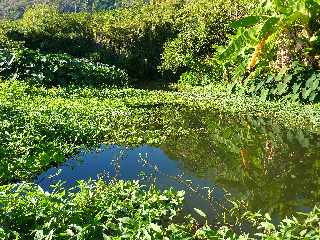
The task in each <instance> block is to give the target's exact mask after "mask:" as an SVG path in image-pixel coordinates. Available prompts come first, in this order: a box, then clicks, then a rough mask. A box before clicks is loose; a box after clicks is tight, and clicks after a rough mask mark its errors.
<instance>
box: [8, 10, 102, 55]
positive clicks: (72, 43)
mask: <svg viewBox="0 0 320 240" xmlns="http://www.w3.org/2000/svg"><path fill="white" fill-rule="evenodd" d="M16 23H17V24H16V27H15V28H14V29H12V30H11V31H9V32H8V33H7V35H8V36H9V37H10V38H11V39H12V40H15V41H22V42H24V46H25V47H27V48H31V49H40V50H41V51H46V52H54V53H68V54H71V55H73V56H77V57H85V56H87V55H88V53H90V52H94V51H95V50H96V45H95V41H94V38H93V32H92V29H91V25H90V23H91V22H90V16H89V15H88V14H87V13H65V14H62V13H59V11H58V10H57V9H56V8H54V7H50V6H48V5H36V6H34V7H31V8H29V9H27V10H26V12H25V13H24V15H23V17H22V18H21V19H19V20H17V21H16Z"/></svg>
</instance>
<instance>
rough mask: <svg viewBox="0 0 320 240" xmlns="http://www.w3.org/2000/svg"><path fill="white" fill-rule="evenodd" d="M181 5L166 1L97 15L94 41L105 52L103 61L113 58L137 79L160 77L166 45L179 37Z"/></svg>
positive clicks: (94, 20)
mask: <svg viewBox="0 0 320 240" xmlns="http://www.w3.org/2000/svg"><path fill="white" fill-rule="evenodd" d="M181 6H182V4H181V3H179V1H177V3H176V2H175V1H164V2H163V3H159V4H158V3H155V4H147V5H134V6H132V7H130V8H120V9H115V10H112V11H107V12H98V13H96V14H94V16H93V31H94V33H95V39H96V41H97V42H98V43H99V44H101V46H102V47H103V49H104V51H105V52H106V53H104V54H102V55H100V56H102V58H103V60H102V61H108V58H110V57H111V58H112V59H114V60H115V61H116V62H117V63H118V64H119V65H120V66H121V67H123V68H125V69H127V70H128V73H129V75H130V76H133V77H135V78H142V79H146V78H147V79H150V78H156V77H159V74H158V70H157V66H158V65H159V64H160V60H161V53H162V51H163V45H164V43H165V42H166V41H167V40H168V39H169V38H171V37H173V36H175V34H176V31H175V30H174V29H173V25H174V22H175V18H176V17H175V15H176V12H177V11H178V9H179V8H180V7H181ZM105 56H107V59H105Z"/></svg>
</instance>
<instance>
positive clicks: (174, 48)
mask: <svg viewBox="0 0 320 240" xmlns="http://www.w3.org/2000/svg"><path fill="white" fill-rule="evenodd" d="M249 7H250V4H243V3H242V2H241V1H231V0H230V1H229V0H227V1H221V0H220V1H212V0H201V1H190V2H189V3H187V4H185V6H184V8H182V9H180V12H179V13H178V14H177V16H178V18H177V21H176V24H175V25H176V28H177V29H179V30H180V33H179V34H178V36H177V38H174V39H172V40H169V41H168V42H166V44H165V48H164V52H163V54H162V60H163V61H162V64H161V66H160V69H161V70H164V71H165V70H170V71H173V72H178V73H181V72H185V71H188V70H192V71H193V72H194V73H196V72H199V73H200V74H202V75H203V74H204V73H208V74H209V75H210V76H211V77H212V78H213V79H220V78H221V77H222V74H221V71H219V68H218V69H216V68H214V67H212V64H213V65H216V64H215V63H214V62H213V61H212V56H213V54H214V53H215V48H214V45H218V44H220V45H221V44H225V43H226V41H227V40H228V35H229V34H231V33H233V29H232V28H231V27H230V26H229V24H230V23H231V22H232V21H233V20H235V19H238V18H239V17H241V16H243V15H244V14H245V13H246V11H247V8H249ZM196 75H197V74H196ZM196 75H195V76H194V77H197V76H196Z"/></svg>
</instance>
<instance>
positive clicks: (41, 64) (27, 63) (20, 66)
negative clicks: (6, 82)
mask: <svg viewBox="0 0 320 240" xmlns="http://www.w3.org/2000/svg"><path fill="white" fill-rule="evenodd" d="M0 75H1V76H4V77H6V78H14V79H20V80H26V81H29V82H31V83H38V84H42V85H49V86H57V85H71V84H75V85H96V86H100V87H101V86H122V87H123V86H126V85H128V76H127V74H126V73H125V72H124V71H122V70H119V69H117V68H115V67H113V66H108V65H106V64H101V63H92V62H90V61H88V60H86V59H77V58H73V57H71V56H69V55H68V54H41V53H40V52H39V51H34V50H30V49H12V50H7V49H2V50H1V49H0Z"/></svg>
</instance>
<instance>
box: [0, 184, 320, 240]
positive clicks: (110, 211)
mask: <svg viewBox="0 0 320 240" xmlns="http://www.w3.org/2000/svg"><path fill="white" fill-rule="evenodd" d="M75 189H76V190H77V191H73V190H71V191H65V190H62V189H59V186H56V187H55V188H54V190H53V192H52V193H48V192H44V191H43V190H42V189H41V188H40V187H39V186H36V185H34V184H27V183H22V184H15V185H4V186H1V187H0V190H1V192H0V204H1V206H2V208H1V211H0V237H1V239H4V240H6V239H8V240H9V239H21V240H23V239H31V238H33V239H48V240H50V239H114V240H116V239H117V240H120V239H132V240H133V239H146V240H147V239H148V240H150V239H166V240H167V239H168V240H169V239H176V240H186V239H190V240H192V239H194V240H206V239H218V240H245V239H247V240H249V239H254V238H249V237H248V236H247V235H241V236H237V235H236V234H234V233H232V231H230V230H229V229H228V228H227V227H221V228H220V229H217V230H214V229H211V228H210V227H209V226H207V225H204V226H202V227H200V226H197V224H196V222H195V221H194V220H192V219H191V220H190V219H188V222H186V223H185V224H182V225H181V224H167V223H166V221H168V220H169V219H172V218H174V217H175V216H176V214H177V210H178V207H180V205H181V203H182V200H183V192H177V193H176V192H174V191H172V190H166V191H164V192H162V193H161V192H159V191H158V190H156V189H155V188H154V187H150V188H149V189H146V188H145V187H142V186H140V185H139V184H138V182H123V181H117V182H115V181H112V182H111V184H107V183H105V182H104V181H101V180H99V181H97V182H84V181H81V182H79V183H78V185H77V186H75ZM75 189H74V190H75ZM198 212H199V214H201V215H202V216H203V217H205V214H204V213H203V212H201V211H200V210H198ZM244 217H246V218H248V219H250V220H251V221H253V222H255V223H256V224H257V225H258V228H259V229H260V231H259V233H258V234H257V235H256V236H260V237H261V239H262V240H277V239H288V240H290V239H308V240H312V239H318V237H319V234H320V232H319V229H320V228H319V219H320V211H319V209H317V208H315V209H314V210H313V211H312V212H310V213H309V214H306V215H305V216H302V217H299V219H297V218H292V219H285V220H283V221H282V222H281V224H280V225H279V227H278V229H276V226H275V225H273V224H272V223H271V222H270V221H271V219H270V216H269V215H268V214H266V215H265V216H262V215H261V214H252V213H250V212H248V213H246V214H245V216H244Z"/></svg>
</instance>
